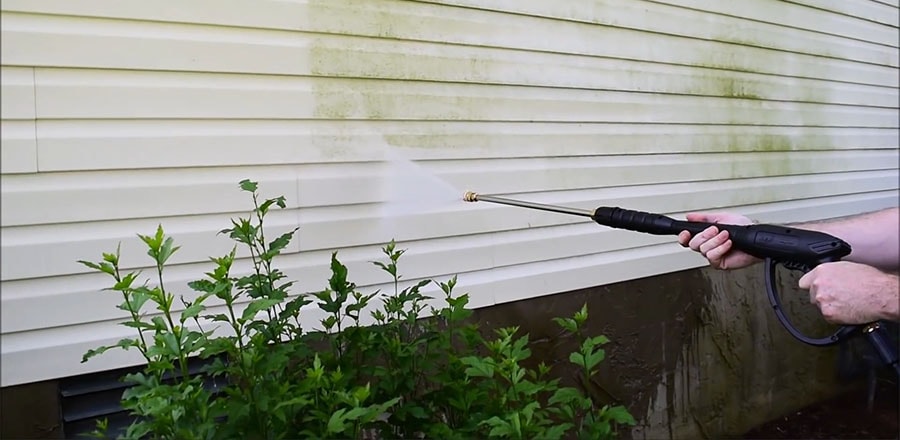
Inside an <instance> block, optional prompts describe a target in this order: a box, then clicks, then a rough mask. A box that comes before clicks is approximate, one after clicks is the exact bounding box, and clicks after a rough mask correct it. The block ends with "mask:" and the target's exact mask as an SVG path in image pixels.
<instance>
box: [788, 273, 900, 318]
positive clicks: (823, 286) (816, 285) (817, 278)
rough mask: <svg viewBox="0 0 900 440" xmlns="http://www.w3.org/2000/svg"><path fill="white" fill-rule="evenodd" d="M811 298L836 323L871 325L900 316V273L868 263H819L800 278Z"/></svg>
mask: <svg viewBox="0 0 900 440" xmlns="http://www.w3.org/2000/svg"><path fill="white" fill-rule="evenodd" d="M799 287H800V288H801V289H804V290H809V301H810V302H811V303H813V304H815V305H817V306H818V307H819V310H820V311H821V312H822V316H823V317H824V318H825V320H826V321H828V322H830V323H832V324H867V323H870V322H874V321H878V320H881V319H888V320H893V321H896V320H898V316H900V311H898V308H900V304H898V302H900V296H898V286H897V276H895V275H889V274H886V273H884V272H882V271H880V270H878V269H876V268H874V267H871V266H866V265H864V264H858V263H852V262H849V261H839V262H834V263H825V264H821V265H819V266H817V267H816V268H815V269H813V270H811V271H809V272H808V273H806V274H805V275H803V277H802V278H800V283H799Z"/></svg>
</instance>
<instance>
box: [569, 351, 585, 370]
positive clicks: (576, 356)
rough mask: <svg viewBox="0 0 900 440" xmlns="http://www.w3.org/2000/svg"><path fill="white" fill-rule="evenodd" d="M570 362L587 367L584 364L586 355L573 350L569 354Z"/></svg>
mask: <svg viewBox="0 0 900 440" xmlns="http://www.w3.org/2000/svg"><path fill="white" fill-rule="evenodd" d="M569 362H571V363H573V364H575V365H578V366H579V367H582V368H586V367H585V365H584V355H583V354H581V353H578V352H572V354H570V355H569Z"/></svg>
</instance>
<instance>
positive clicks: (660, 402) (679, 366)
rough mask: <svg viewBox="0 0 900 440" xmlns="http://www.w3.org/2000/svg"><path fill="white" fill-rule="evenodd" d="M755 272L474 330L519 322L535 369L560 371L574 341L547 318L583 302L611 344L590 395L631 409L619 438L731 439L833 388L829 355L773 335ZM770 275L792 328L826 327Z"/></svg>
mask: <svg viewBox="0 0 900 440" xmlns="http://www.w3.org/2000/svg"><path fill="white" fill-rule="evenodd" d="M763 272H764V271H763V267H762V266H761V265H760V266H757V267H753V268H748V269H745V270H740V271H732V272H722V271H717V270H713V269H709V268H704V269H696V270H688V271H682V272H677V273H671V274H667V275H661V276H656V277H650V278H644V279H640V280H635V281H631V282H623V283H618V284H612V285H607V286H603V287H597V288H593V289H586V290H581V291H576V292H570V293H564V294H559V295H552V296H547V297H542V298H537V299H533V300H529V301H521V302H518V303H511V304H504V305H499V306H495V307H491V308H489V309H483V310H479V311H478V317H479V319H480V320H481V322H482V323H483V325H484V326H486V327H491V328H493V327H500V326H511V325H519V326H521V327H522V331H523V332H528V333H530V336H531V340H532V341H534V348H533V350H534V358H535V361H540V360H545V361H547V362H548V364H550V363H556V364H557V365H558V368H560V367H561V368H567V367H564V365H566V364H567V358H568V354H569V353H570V352H571V351H572V350H574V349H575V348H576V345H577V342H576V341H572V340H564V339H560V338H559V332H558V327H556V324H553V323H552V321H551V320H552V318H553V317H557V316H568V315H571V314H572V313H574V312H575V311H576V310H577V309H578V308H579V307H580V306H581V305H582V304H585V303H586V304H587V305H588V308H589V316H590V319H589V326H588V329H589V331H590V332H591V334H604V335H606V336H607V337H609V338H610V339H611V343H610V344H608V345H607V346H606V351H607V359H606V360H605V361H604V362H603V363H601V366H602V368H601V371H602V374H601V377H600V379H599V380H598V381H597V382H596V383H593V384H591V387H592V388H593V393H594V394H595V395H597V396H598V397H600V398H602V399H607V400H615V401H619V402H622V403H624V404H625V405H627V406H628V408H629V409H630V410H631V411H632V414H634V415H635V418H636V419H638V421H639V424H638V426H636V427H635V428H634V429H633V431H632V432H631V433H629V436H630V437H631V438H634V439H699V438H723V437H729V436H738V435H741V434H742V433H744V432H746V431H748V430H749V429H750V428H752V427H754V426H757V425H759V424H761V423H764V422H765V421H768V420H771V419H773V418H775V417H778V416H779V415H782V414H786V413H788V412H790V411H792V410H794V409H797V408H801V407H803V406H805V405H808V404H810V403H814V402H817V401H819V400H821V399H823V398H826V397H830V396H833V395H834V394H836V393H837V392H839V391H840V390H841V389H842V384H841V382H840V381H838V379H837V375H836V372H837V368H836V366H837V354H838V349H837V348H818V347H811V346H807V345H805V344H802V343H801V342H799V341H797V340H795V339H794V338H793V337H792V336H790V334H789V333H788V332H787V331H786V330H784V328H783V327H782V326H781V324H780V323H779V322H778V320H777V318H776V317H775V315H774V313H773V311H772V308H771V307H770V305H769V302H768V299H767V297H766V293H765V284H764V273H763ZM779 278H780V285H781V289H782V292H783V303H784V306H785V309H786V311H787V313H788V316H789V317H791V318H792V319H793V320H794V321H795V324H796V325H797V327H798V328H799V329H801V330H803V331H804V332H806V333H807V334H808V335H809V336H824V335H826V334H829V333H830V332H832V331H834V330H835V328H834V327H832V326H831V325H829V324H827V323H825V322H824V321H823V320H822V319H821V317H820V315H819V314H818V310H817V309H816V308H815V307H814V306H812V305H810V304H809V302H808V296H807V295H806V293H805V291H801V290H799V289H798V288H797V287H796V281H797V279H799V274H794V273H791V272H789V271H787V270H785V269H781V270H780V271H779ZM559 371H563V370H559ZM563 377H564V380H571V379H572V378H574V377H576V373H575V371H572V372H571V374H569V373H568V372H565V373H563Z"/></svg>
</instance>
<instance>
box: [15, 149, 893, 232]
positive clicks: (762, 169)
mask: <svg viewBox="0 0 900 440" xmlns="http://www.w3.org/2000/svg"><path fill="white" fill-rule="evenodd" d="M896 158H897V153H896V152H879V151H874V152H834V153H822V154H805V153H796V154H786V155H785V154H777V153H760V154H747V155H734V153H731V154H724V155H721V154H720V155H699V156H687V157H685V156H652V157H628V156H626V157H621V158H616V157H600V158H585V159H546V160H542V161H540V162H538V163H535V164H532V165H528V162H516V161H511V160H510V159H506V160H504V161H503V162H498V163H496V164H494V163H485V164H482V165H480V166H476V167H474V168H473V167H472V165H470V163H468V162H461V163H457V164H455V166H448V167H447V168H445V169H444V170H439V172H438V174H437V177H439V178H442V179H445V180H446V181H447V182H448V183H449V184H450V185H451V186H452V185H456V186H458V187H462V185H469V186H470V187H471V186H472V185H477V187H475V189H477V190H479V191H482V192H511V191H519V192H528V191H539V190H541V189H543V190H544V191H564V190H573V189H584V188H600V187H618V186H620V185H622V184H623V183H627V184H629V185H646V184H653V183H661V182H690V181H698V180H706V179H741V178H750V177H766V176H783V175H784V176H786V175H803V174H808V173H827V172H839V171H868V170H882V169H883V170H888V169H893V168H896V166H895V163H896ZM402 164H403V163H402V162H388V163H387V164H386V166H376V165H372V166H370V167H368V168H369V169H368V170H367V169H366V167H361V166H354V167H352V168H349V167H348V168H341V167H331V168H330V170H331V171H329V169H323V170H321V173H322V174H325V175H324V176H323V175H319V176H316V175H315V174H313V175H311V176H308V175H305V173H304V172H303V169H296V168H291V167H279V168H267V169H252V168H250V169H246V168H245V169H240V168H235V169H224V170H222V169H183V170H178V171H176V170H158V171H149V170H148V171H130V172H112V171H110V172H97V173H86V172H85V173H70V174H59V175H54V176H46V177H41V178H38V177H33V176H22V177H21V178H16V177H14V176H7V177H5V178H4V180H3V184H4V185H5V186H6V188H5V189H4V201H5V206H6V207H8V208H9V209H8V210H5V212H3V213H0V215H2V219H3V223H4V225H6V226H18V225H42V224H47V225H52V224H57V223H71V222H84V221H103V220H112V219H130V218H153V217H160V216H179V215H197V214H207V213H231V212H240V211H242V210H245V209H247V208H248V207H249V201H248V197H247V196H246V193H243V192H241V191H239V190H238V189H237V182H238V180H240V179H242V178H243V176H260V177H261V178H262V179H260V180H261V182H260V185H261V186H262V188H263V189H264V190H265V191H266V194H271V195H285V197H287V204H288V205H287V206H288V207H289V208H296V207H303V208H308V207H317V206H342V205H355V204H367V203H378V202H389V201H391V197H393V194H391V193H390V191H391V190H392V185H396V184H397V183H400V184H403V183H406V182H414V181H416V179H421V180H423V181H424V180H425V179H428V177H429V176H430V175H431V173H429V172H428V171H427V170H425V169H421V168H420V169H419V170H416V169H415V168H413V170H412V171H411V172H412V173H414V174H413V175H411V176H407V177H406V178H405V179H404V178H402V177H392V175H394V174H401V173H404V172H406V173H409V172H410V171H407V170H404V169H403V167H402ZM436 171H438V170H436ZM348 175H349V176H352V177H347V176H348ZM120 182H121V183H120ZM37 183H40V185H37ZM462 192H463V191H462V190H460V191H459V196H460V197H461V196H462ZM34 204H38V205H39V206H72V207H77V209H65V210H53V211H51V212H45V211H35V210H29V209H27V208H28V207H29V206H34ZM367 209H368V208H367ZM301 215H302V213H301Z"/></svg>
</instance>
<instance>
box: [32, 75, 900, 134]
mask: <svg viewBox="0 0 900 440" xmlns="http://www.w3.org/2000/svg"><path fill="white" fill-rule="evenodd" d="M216 79H219V81H216ZM87 97H90V99H91V101H92V103H93V105H91V106H85V105H84V100H85V99H86V98H87ZM37 104H38V117H39V118H75V119H91V118H111V119H120V118H166V119H170V118H219V119H248V118H265V119H313V118H315V119H392V120H398V119H403V120H465V121H472V120H502V121H566V122H619V123H672V124H674V123H682V124H690V123H693V124H699V123H706V124H736V125H746V124H752V125H805V126H844V127H848V126H849V127H897V126H898V124H900V123H898V121H897V116H898V112H897V110H896V109H888V108H884V109H882V108H860V107H855V108H854V107H848V106H838V105H825V104H810V103H796V102H770V101H760V100H756V99H750V98H747V99H725V98H714V97H695V96H677V95H671V96H661V95H652V94H639V93H627V92H617V91H585V90H568V89H541V88H520V87H513V86H488V85H463V84H444V85H442V86H439V87H438V86H435V85H433V84H430V83H424V82H413V81H410V82H405V83H403V84H402V85H398V84H397V82H396V81H387V80H356V79H344V80H339V81H338V80H334V79H330V80H325V79H319V78H299V77H295V78H286V77H285V78H279V79H277V80H276V79H264V78H259V77H245V76H240V77H231V76H227V77H219V78H214V77H204V76H200V75H185V74H165V75H159V74H137V73H128V74H126V73H121V72H116V73H109V74H107V75H102V74H97V73H94V74H92V75H89V73H88V72H87V71H84V72H78V74H73V72H67V73H64V74H62V75H58V74H56V72H53V73H51V72H49V71H39V72H37Z"/></svg>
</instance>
